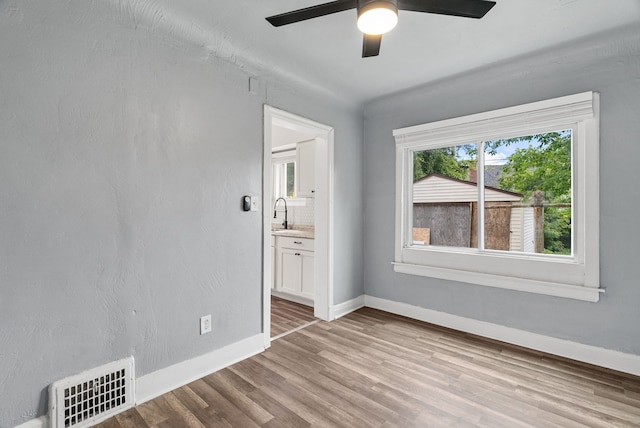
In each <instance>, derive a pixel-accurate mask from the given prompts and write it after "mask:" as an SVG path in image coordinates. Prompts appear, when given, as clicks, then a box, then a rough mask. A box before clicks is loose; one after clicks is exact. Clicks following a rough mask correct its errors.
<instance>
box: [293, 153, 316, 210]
mask: <svg viewBox="0 0 640 428" xmlns="http://www.w3.org/2000/svg"><path fill="white" fill-rule="evenodd" d="M296 178H297V180H296V186H297V187H298V189H297V192H296V196H299V197H301V198H312V197H314V196H315V192H316V190H315V189H316V188H315V186H316V183H315V181H316V141H315V140H310V141H304V142H301V143H298V144H296Z"/></svg>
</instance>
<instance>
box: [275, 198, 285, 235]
mask: <svg viewBox="0 0 640 428" xmlns="http://www.w3.org/2000/svg"><path fill="white" fill-rule="evenodd" d="M280 199H282V201H283V202H284V221H283V222H282V225H283V226H284V228H285V229H288V226H287V225H288V223H287V200H286V199H285V198H282V197H280V198H278V199H276V203H275V204H273V218H276V217H277V215H278V211H276V207H277V206H278V201H279V200H280Z"/></svg>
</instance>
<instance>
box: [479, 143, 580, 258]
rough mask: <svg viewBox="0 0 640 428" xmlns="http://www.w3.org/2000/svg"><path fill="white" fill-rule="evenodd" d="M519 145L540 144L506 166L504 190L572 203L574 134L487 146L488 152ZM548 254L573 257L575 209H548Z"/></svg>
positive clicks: (516, 155)
mask: <svg viewBox="0 0 640 428" xmlns="http://www.w3.org/2000/svg"><path fill="white" fill-rule="evenodd" d="M519 141H530V142H537V144H536V145H535V146H533V145H529V147H528V148H525V149H518V150H516V151H515V152H514V153H513V154H511V156H509V159H508V161H507V163H506V164H505V165H504V167H503V170H502V175H501V176H500V180H499V181H500V188H502V189H505V190H511V191H513V192H517V193H521V194H523V195H524V196H525V197H524V199H525V200H526V199H528V198H529V197H530V196H531V194H532V193H533V192H534V191H536V190H541V191H542V192H543V193H544V198H545V201H546V202H548V203H570V202H571V134H570V132H569V131H561V132H549V133H546V134H539V135H532V136H528V137H523V138H517V139H509V140H497V141H491V142H489V143H486V147H487V150H488V151H491V150H493V151H494V152H495V151H496V150H497V148H498V147H500V145H509V144H513V143H515V142H519ZM544 250H545V253H548V254H571V209H570V208H557V207H546V208H545V209H544Z"/></svg>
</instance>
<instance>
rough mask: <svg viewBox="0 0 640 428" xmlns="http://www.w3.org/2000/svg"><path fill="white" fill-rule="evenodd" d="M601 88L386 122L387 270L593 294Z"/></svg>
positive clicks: (582, 297) (524, 288) (575, 296)
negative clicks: (390, 129)
mask: <svg viewBox="0 0 640 428" xmlns="http://www.w3.org/2000/svg"><path fill="white" fill-rule="evenodd" d="M598 108H599V106H598V94H596V93H593V92H586V93H582V94H577V95H572V96H567V97H562V98H556V99H552V100H547V101H541V102H537V103H531V104H526V105H521V106H516V107H509V108H505V109H501V110H495V111H490V112H485V113H480V114H475V115H471V116H465V117H460V118H455V119H449V120H444V121H440V122H434V123H428V124H424V125H417V126H413V127H410V128H403V129H397V130H395V131H394V137H395V139H396V245H395V261H394V270H395V271H396V272H400V273H406V274H413V275H420V276H427V277H434V278H441V279H449V280H454V281H460V282H467V283H471V284H478V285H485V286H491V287H498V288H507V289H511V290H518V291H525V292H531V293H538V294H547V295H552V296H558V297H567V298H573V299H578V300H586V301H592V302H595V301H598V299H599V293H600V292H601V289H600V288H599V248H598V240H599V234H598V224H599V220H598V219H599V217H598V207H599V196H598V186H599V182H598V164H599V162H598V150H599V149H598V146H599V141H598V140H599V127H598V126H599V125H598V123H599V112H598Z"/></svg>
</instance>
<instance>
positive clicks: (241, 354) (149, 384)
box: [136, 333, 264, 405]
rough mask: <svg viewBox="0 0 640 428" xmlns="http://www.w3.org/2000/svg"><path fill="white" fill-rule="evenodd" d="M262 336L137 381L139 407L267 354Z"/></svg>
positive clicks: (170, 367) (252, 337)
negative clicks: (263, 353) (170, 392)
mask: <svg viewBox="0 0 640 428" xmlns="http://www.w3.org/2000/svg"><path fill="white" fill-rule="evenodd" d="M263 339H264V337H263V335H262V333H260V334H256V335H255V336H251V337H249V338H247V339H244V340H241V341H239V342H236V343H233V344H231V345H228V346H225V347H224V348H221V349H217V350H215V351H212V352H210V353H208V354H205V355H201V356H199V357H196V358H193V359H190V360H187V361H183V362H181V363H177V364H174V365H172V366H169V367H166V368H164V369H160V370H158V371H155V372H153V373H149V374H147V375H144V376H142V377H139V378H138V379H136V405H138V404H142V403H144V402H146V401H149V400H153V399H154V398H156V397H158V396H160V395H162V394H165V393H167V392H169V391H173V390H174V389H176V388H179V387H181V386H183V385H186V384H188V383H190V382H193V381H194V380H197V379H200V378H201V377H204V376H207V375H209V374H211V373H214V372H217V371H218V370H221V369H223V368H225V367H228V366H230V365H232V364H234V363H237V362H238V361H242V360H244V359H245V358H249V357H251V356H253V355H256V354H259V353H260V352H262V351H264V342H263Z"/></svg>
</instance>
